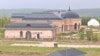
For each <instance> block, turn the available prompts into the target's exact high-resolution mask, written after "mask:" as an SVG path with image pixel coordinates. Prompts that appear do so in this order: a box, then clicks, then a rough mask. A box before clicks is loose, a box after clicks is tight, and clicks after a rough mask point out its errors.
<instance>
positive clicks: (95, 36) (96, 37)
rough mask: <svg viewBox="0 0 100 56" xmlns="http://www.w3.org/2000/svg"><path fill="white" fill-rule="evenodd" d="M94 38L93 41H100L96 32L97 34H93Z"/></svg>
mask: <svg viewBox="0 0 100 56" xmlns="http://www.w3.org/2000/svg"><path fill="white" fill-rule="evenodd" d="M92 40H93V42H97V41H98V36H97V34H96V35H94V34H93V39H92Z"/></svg>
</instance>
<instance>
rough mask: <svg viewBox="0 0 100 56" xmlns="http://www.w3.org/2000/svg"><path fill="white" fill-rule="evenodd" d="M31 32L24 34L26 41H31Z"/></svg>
mask: <svg viewBox="0 0 100 56" xmlns="http://www.w3.org/2000/svg"><path fill="white" fill-rule="evenodd" d="M31 37H32V36H31V32H30V31H27V32H26V39H28V40H30V39H31Z"/></svg>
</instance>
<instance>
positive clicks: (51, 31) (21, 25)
mask: <svg viewBox="0 0 100 56" xmlns="http://www.w3.org/2000/svg"><path fill="white" fill-rule="evenodd" d="M55 12H57V13H58V14H57V13H55ZM55 12H54V11H50V12H34V13H14V14H12V16H11V23H10V24H8V25H7V26H5V38H19V39H20V38H24V39H45V38H50V39H56V38H57V37H56V34H59V33H68V32H70V31H72V32H77V31H78V30H79V29H80V26H81V17H80V16H79V15H78V14H77V13H75V12H73V11H72V10H71V9H70V8H69V10H68V11H67V12H63V13H61V12H60V11H55Z"/></svg>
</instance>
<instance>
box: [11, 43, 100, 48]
mask: <svg viewBox="0 0 100 56" xmlns="http://www.w3.org/2000/svg"><path fill="white" fill-rule="evenodd" d="M54 43H56V42H42V43H40V44H18V43H15V44H11V46H34V47H54ZM58 47H72V48H100V45H64V44H58Z"/></svg>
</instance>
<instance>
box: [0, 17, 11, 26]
mask: <svg viewBox="0 0 100 56" xmlns="http://www.w3.org/2000/svg"><path fill="white" fill-rule="evenodd" d="M9 23H10V18H9V17H6V16H4V17H0V28H3V27H5V26H6V25H7V24H9Z"/></svg>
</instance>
